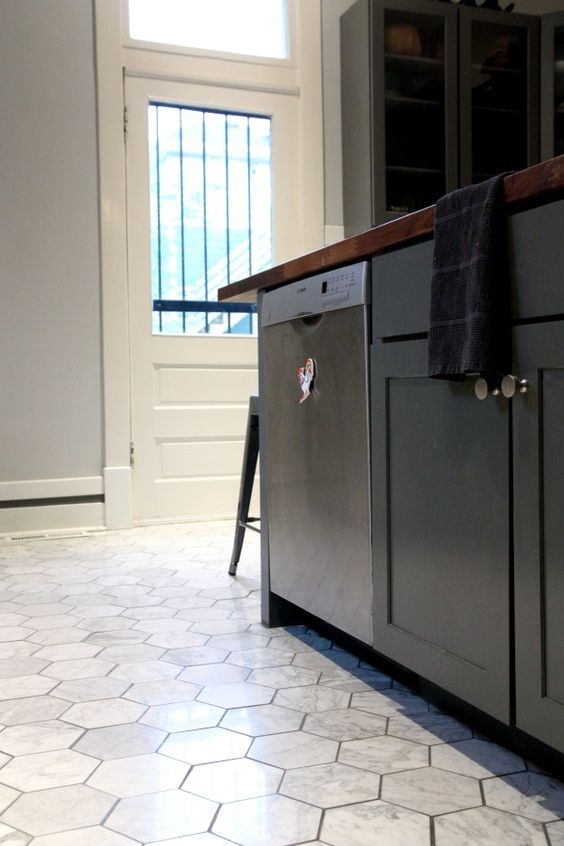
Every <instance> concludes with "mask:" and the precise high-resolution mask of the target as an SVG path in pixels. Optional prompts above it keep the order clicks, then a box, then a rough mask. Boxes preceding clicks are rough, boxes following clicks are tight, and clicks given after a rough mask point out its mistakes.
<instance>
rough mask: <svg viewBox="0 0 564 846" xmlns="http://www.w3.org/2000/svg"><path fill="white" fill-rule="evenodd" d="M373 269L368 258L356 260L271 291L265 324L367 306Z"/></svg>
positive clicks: (267, 296) (263, 312)
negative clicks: (371, 270)
mask: <svg viewBox="0 0 564 846" xmlns="http://www.w3.org/2000/svg"><path fill="white" fill-rule="evenodd" d="M369 268H370V266H369V263H368V262H367V261H362V262H356V263H355V264H350V265H347V266H346V267H338V268H334V269H332V270H328V271H326V272H325V273H317V274H316V275H315V276H309V277H308V278H307V279H302V280H300V281H299V282H291V283H290V284H289V285H284V286H283V287H281V288H275V289H274V290H273V291H267V293H266V294H264V297H263V301H262V310H261V326H270V325H272V324H274V323H282V322H283V321H285V320H294V319H296V318H306V317H313V316H314V315H318V314H323V313H324V312H326V311H333V310H335V309H340V308H351V307H352V306H358V305H365V304H366V303H367V302H368V298H369V293H370V289H369V284H368V283H369Z"/></svg>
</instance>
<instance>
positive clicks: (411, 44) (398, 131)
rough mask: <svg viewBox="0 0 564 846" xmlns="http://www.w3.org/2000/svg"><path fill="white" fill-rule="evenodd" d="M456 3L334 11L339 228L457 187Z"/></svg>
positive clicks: (394, 3)
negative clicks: (336, 30)
mask: <svg viewBox="0 0 564 846" xmlns="http://www.w3.org/2000/svg"><path fill="white" fill-rule="evenodd" d="M457 14H458V13H457V10H456V8H455V7H454V6H450V5H448V4H445V3H434V4H433V5H432V6H431V5H430V4H429V2H428V0H357V2H356V3H354V4H353V5H352V6H351V7H350V8H349V9H347V11H346V12H345V13H344V14H343V15H342V16H341V21H340V37H341V122H342V144H343V217H344V223H345V235H347V236H349V235H354V234H355V233H357V232H360V231H362V230H364V229H369V228H370V227H371V226H375V225H377V224H380V223H385V222H386V221H388V220H392V219H393V218H396V217H398V216H399V215H401V214H405V213H406V212H411V211H415V210H416V209H420V208H423V207H425V206H429V205H432V204H433V203H434V202H435V201H436V200H437V199H438V198H439V197H440V196H441V195H442V194H445V193H446V192H447V191H452V190H453V189H455V188H456V187H457V186H458V152H457V150H458V119H457V97H458V76H457V68H458V63H457V55H456V52H457V42H456V38H457Z"/></svg>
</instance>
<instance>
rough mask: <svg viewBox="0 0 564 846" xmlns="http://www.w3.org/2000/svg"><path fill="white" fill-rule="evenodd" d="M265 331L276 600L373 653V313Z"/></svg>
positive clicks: (358, 310)
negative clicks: (309, 376)
mask: <svg viewBox="0 0 564 846" xmlns="http://www.w3.org/2000/svg"><path fill="white" fill-rule="evenodd" d="M263 331H264V356H265V374H266V379H265V382H266V384H265V389H264V394H265V410H266V415H265V416H266V421H265V423H266V433H267V450H268V459H267V460H268V500H269V546H270V585H271V590H272V592H273V593H275V594H277V595H279V596H281V597H283V598H284V599H287V600H289V601H290V602H293V603H294V604H295V605H297V606H298V607H300V608H303V609H305V610H307V611H309V612H311V613H312V614H315V615H316V616H317V617H320V618H321V619H323V620H326V621H327V622H329V623H331V624H332V625H334V626H336V627H338V628H339V629H342V630H343V631H345V632H348V633H349V634H351V635H353V636H354V637H356V638H358V639H359V640H361V641H363V642H365V643H372V623H371V618H372V567H371V540H370V538H371V532H370V482H369V479H370V468H369V431H368V389H367V384H368V349H367V307H366V305H358V306H353V307H349V308H343V309H340V310H335V311H328V312H325V313H323V314H317V315H315V316H309V317H305V318H296V319H293V320H289V321H286V322H282V323H277V324H275V325H270V326H265V327H264V330H263ZM309 359H312V360H314V362H315V365H314V366H315V379H314V387H313V390H312V391H311V393H310V394H309V396H307V397H306V398H304V389H303V387H300V379H301V378H303V371H302V372H301V373H300V375H299V376H298V371H299V370H300V371H301V370H302V368H303V369H304V370H306V371H307V366H306V362H307V361H308V360H309ZM300 400H302V401H301V402H300ZM261 425H262V423H261Z"/></svg>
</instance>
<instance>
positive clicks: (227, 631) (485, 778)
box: [0, 522, 564, 846]
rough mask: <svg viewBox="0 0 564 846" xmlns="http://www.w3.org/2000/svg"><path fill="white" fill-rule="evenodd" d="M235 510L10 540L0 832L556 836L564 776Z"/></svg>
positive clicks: (266, 840)
mask: <svg viewBox="0 0 564 846" xmlns="http://www.w3.org/2000/svg"><path fill="white" fill-rule="evenodd" d="M232 540H233V524H232V523H227V522H221V523H219V522H216V523H205V524H203V523H202V524H197V523H193V524H178V525H171V526H158V527H156V526H151V527H143V528H136V529H132V530H127V531H117V532H95V533H92V534H85V535H83V536H79V537H74V538H71V537H68V538H62V537H61V538H56V539H50V540H37V541H26V542H21V543H13V542H12V543H6V542H3V541H2V540H1V539H0V843H2V844H3V843H5V844H6V846H297V844H307V846H564V784H563V783H562V782H561V781H559V780H558V779H557V778H555V777H554V776H553V775H551V774H549V773H546V772H542V771H540V770H539V768H538V767H535V766H534V765H533V764H531V763H529V762H527V761H525V760H523V759H522V758H520V757H519V756H518V755H516V754H514V753H513V752H510V751H509V750H507V749H504V748H503V747H501V746H499V745H498V744H496V743H493V742H490V741H489V740H487V739H486V738H484V737H483V736H481V735H478V734H477V733H475V732H474V731H473V730H472V728H471V727H470V726H467V725H464V724H463V723H461V722H459V721H458V720H456V719H454V718H453V717H450V716H447V715H445V714H442V713H440V712H439V711H438V710H437V709H436V708H434V707H431V706H429V704H428V703H427V702H426V701H425V700H424V699H422V698H421V697H420V696H417V695H416V694H414V693H412V692H411V691H409V690H407V689H406V688H405V687H403V686H402V685H401V684H398V683H396V682H395V681H394V680H393V679H392V678H390V677H389V676H388V675H386V674H384V673H382V672H380V671H379V670H375V669H374V668H372V667H370V666H368V665H367V664H365V663H363V662H361V661H360V659H359V658H358V657H357V656H355V655H351V654H349V653H347V652H345V651H344V650H343V649H341V648H339V647H338V646H336V645H334V644H333V643H331V641H330V640H328V639H327V638H325V637H322V636H320V635H319V634H317V633H315V632H313V631H309V630H307V629H305V628H304V627H300V626H291V627H288V628H286V629H266V628H264V627H263V626H262V625H261V623H260V602H259V593H258V591H259V574H260V566H259V564H260V562H259V539H258V538H257V537H255V536H251V537H248V538H245V544H244V547H243V556H242V559H241V562H240V565H239V571H238V575H237V578H236V579H233V578H231V577H230V576H228V575H227V567H228V563H229V560H230V556H231V545H232Z"/></svg>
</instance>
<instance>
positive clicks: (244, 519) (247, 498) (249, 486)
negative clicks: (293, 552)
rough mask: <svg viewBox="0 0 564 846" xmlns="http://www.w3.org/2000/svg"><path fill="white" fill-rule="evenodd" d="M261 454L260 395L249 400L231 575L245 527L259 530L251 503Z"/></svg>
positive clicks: (239, 551)
mask: <svg viewBox="0 0 564 846" xmlns="http://www.w3.org/2000/svg"><path fill="white" fill-rule="evenodd" d="M258 454H259V415H258V397H255V396H253V397H251V398H250V401H249V414H248V417H247V431H246V434H245V451H244V453H243V469H242V471H241V486H240V488H239V502H238V505H237V521H236V525H235V538H234V540H233V552H232V554H231V563H230V565H229V575H230V576H234V575H236V573H237V564H238V563H239V558H240V557H241V550H242V548H243V540H244V538H245V529H253V530H254V531H258V529H256V528H255V527H254V526H251V525H250V524H251V523H252V522H255V521H254V519H253V518H252V517H249V505H250V502H251V496H252V493H253V484H254V480H255V471H256V467H257V460H258Z"/></svg>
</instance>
